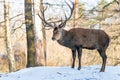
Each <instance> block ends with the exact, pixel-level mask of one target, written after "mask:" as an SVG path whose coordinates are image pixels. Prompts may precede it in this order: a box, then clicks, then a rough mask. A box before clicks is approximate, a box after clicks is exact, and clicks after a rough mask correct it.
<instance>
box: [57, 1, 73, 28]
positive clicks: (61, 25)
mask: <svg viewBox="0 0 120 80" xmlns="http://www.w3.org/2000/svg"><path fill="white" fill-rule="evenodd" d="M70 2H71V3H72V7H71V6H70V5H69V4H68V3H67V2H66V1H65V3H66V4H67V5H68V7H69V8H70V10H71V11H70V16H69V17H68V18H67V16H66V14H65V21H64V22H61V24H59V27H60V28H62V27H65V25H66V22H67V21H68V20H69V19H70V18H71V16H72V14H73V11H74V8H75V4H74V2H72V1H71V0H70ZM61 21H62V20H61Z"/></svg>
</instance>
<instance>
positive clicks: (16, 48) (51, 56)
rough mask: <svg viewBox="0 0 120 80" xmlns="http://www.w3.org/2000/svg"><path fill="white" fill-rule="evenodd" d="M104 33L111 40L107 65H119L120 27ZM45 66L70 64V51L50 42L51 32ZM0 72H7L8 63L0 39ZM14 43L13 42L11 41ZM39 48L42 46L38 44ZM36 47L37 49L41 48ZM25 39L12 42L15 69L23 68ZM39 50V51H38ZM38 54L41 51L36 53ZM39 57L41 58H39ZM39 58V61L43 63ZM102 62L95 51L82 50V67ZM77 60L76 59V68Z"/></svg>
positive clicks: (49, 31)
mask: <svg viewBox="0 0 120 80" xmlns="http://www.w3.org/2000/svg"><path fill="white" fill-rule="evenodd" d="M105 31H106V32H107V33H108V34H109V36H110V38H111V42H110V45H109V47H108V49H107V56H108V59H107V65H114V66H115V65H120V26H111V27H106V29H105ZM46 34H47V66H70V65H71V63H72V56H71V55H72V54H71V50H70V49H68V48H66V47H63V46H61V45H59V44H58V43H57V42H56V41H52V40H51V37H52V30H47V31H46ZM0 41H1V43H0V72H8V61H7V56H6V48H5V41H4V38H0ZM13 41H15V40H13ZM39 45H40V46H41V45H42V44H40V43H39ZM40 46H38V49H39V48H41V47H40ZM26 50H27V49H26V39H25V36H23V37H21V38H20V37H19V39H16V41H15V42H13V52H14V56H15V60H16V66H17V69H21V68H24V67H25V65H26ZM39 50H41V49H39ZM38 53H39V54H40V53H41V51H39V52H38ZM40 57H41V56H40ZM76 58H77V57H76ZM43 60H44V59H43V58H40V61H43ZM101 63H102V60H101V57H100V55H99V54H98V52H97V51H96V50H93V51H91V50H83V54H82V66H87V65H101ZM77 65H78V60H77V59H76V66H77Z"/></svg>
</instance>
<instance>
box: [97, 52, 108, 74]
mask: <svg viewBox="0 0 120 80" xmlns="http://www.w3.org/2000/svg"><path fill="white" fill-rule="evenodd" d="M98 52H99V54H100V56H101V57H102V67H101V70H100V72H104V71H105V66H106V60H107V56H106V53H105V52H106V51H105V50H98Z"/></svg>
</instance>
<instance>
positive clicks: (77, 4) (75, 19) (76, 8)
mask: <svg viewBox="0 0 120 80" xmlns="http://www.w3.org/2000/svg"><path fill="white" fill-rule="evenodd" d="M78 9H79V1H78V0H75V13H74V27H78V20H77V19H78Z"/></svg>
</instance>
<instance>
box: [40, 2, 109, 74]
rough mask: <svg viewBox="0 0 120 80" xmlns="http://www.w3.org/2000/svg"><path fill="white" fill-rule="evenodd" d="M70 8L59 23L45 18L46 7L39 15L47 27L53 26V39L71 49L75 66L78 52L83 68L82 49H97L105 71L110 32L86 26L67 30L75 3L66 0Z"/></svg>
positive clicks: (72, 66) (102, 68) (79, 66)
mask: <svg viewBox="0 0 120 80" xmlns="http://www.w3.org/2000/svg"><path fill="white" fill-rule="evenodd" d="M65 3H66V4H67V6H68V7H69V9H70V15H69V16H68V17H67V15H66V14H65V20H64V21H63V20H60V21H61V23H60V24H59V25H57V24H56V23H55V22H54V24H52V23H51V22H48V21H47V20H46V19H45V9H44V10H41V13H42V14H41V15H38V16H39V17H40V19H41V21H42V23H43V24H44V26H45V27H51V28H53V36H52V40H54V41H57V42H58V43H59V44H60V45H62V46H65V47H67V48H70V49H71V52H72V65H71V68H74V67H75V59H76V54H78V70H80V69H81V56H82V49H89V50H97V51H98V53H99V55H100V56H101V58H102V66H101V69H100V72H104V71H105V67H106V61H107V55H106V49H107V48H108V46H109V42H110V38H109V36H108V34H107V33H106V32H105V31H103V30H98V29H84V28H72V29H70V30H65V29H64V27H65V26H66V23H67V21H68V20H69V19H70V18H71V16H72V14H73V12H74V6H75V3H74V2H72V1H71V4H72V7H71V5H70V4H68V3H67V2H65Z"/></svg>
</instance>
